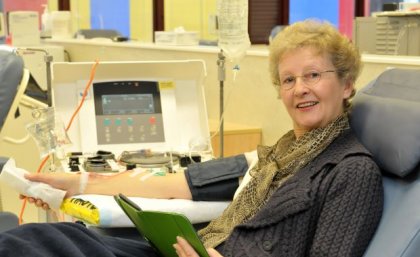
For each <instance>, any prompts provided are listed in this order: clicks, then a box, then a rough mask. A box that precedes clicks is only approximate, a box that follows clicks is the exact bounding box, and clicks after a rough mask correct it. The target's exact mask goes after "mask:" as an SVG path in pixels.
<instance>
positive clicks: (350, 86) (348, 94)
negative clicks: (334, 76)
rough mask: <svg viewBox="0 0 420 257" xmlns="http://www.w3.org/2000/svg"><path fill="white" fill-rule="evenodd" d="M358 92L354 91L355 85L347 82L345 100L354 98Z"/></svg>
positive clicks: (344, 93)
mask: <svg viewBox="0 0 420 257" xmlns="http://www.w3.org/2000/svg"><path fill="white" fill-rule="evenodd" d="M355 92H356V90H355V89H354V83H353V82H350V81H347V82H345V84H344V92H343V99H349V98H351V97H352V96H354V94H355Z"/></svg>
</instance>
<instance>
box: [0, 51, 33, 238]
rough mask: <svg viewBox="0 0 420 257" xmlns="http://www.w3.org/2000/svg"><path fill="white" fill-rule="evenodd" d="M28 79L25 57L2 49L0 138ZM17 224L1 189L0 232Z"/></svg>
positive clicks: (0, 159)
mask: <svg viewBox="0 0 420 257" xmlns="http://www.w3.org/2000/svg"><path fill="white" fill-rule="evenodd" d="M28 79H29V72H28V71H27V70H25V69H24V65H23V59H22V58H21V57H20V56H18V55H16V54H15V53H14V51H13V50H12V49H0V140H3V138H2V133H1V132H2V128H3V126H4V123H5V122H6V121H7V120H10V119H12V118H14V116H15V115H16V113H15V112H16V110H17V106H18V104H19V98H20V96H22V95H23V93H24V90H25V88H26V83H27V80H28ZM6 160H7V158H6V157H0V168H2V166H3V165H2V164H4V162H5V161H6ZM0 189H1V188H0ZM16 200H18V199H16ZM17 226H18V218H17V216H16V215H15V214H13V213H10V212H5V211H3V208H2V199H1V190H0V232H1V231H4V230H7V229H10V228H13V227H17Z"/></svg>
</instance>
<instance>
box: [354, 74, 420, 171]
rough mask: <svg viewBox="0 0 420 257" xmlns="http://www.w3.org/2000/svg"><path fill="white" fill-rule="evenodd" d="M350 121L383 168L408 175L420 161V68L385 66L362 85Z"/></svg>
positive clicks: (355, 99) (360, 138) (355, 98)
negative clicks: (377, 74)
mask: <svg viewBox="0 0 420 257" xmlns="http://www.w3.org/2000/svg"><path fill="white" fill-rule="evenodd" d="M350 125H351V127H352V128H353V130H354V131H355V133H356V135H357V137H358V138H359V140H360V141H361V142H362V144H363V145H364V146H365V147H366V148H367V149H368V150H369V151H370V152H371V153H372V154H373V158H374V159H375V161H376V162H377V164H378V165H379V167H380V168H381V169H382V170H383V171H385V172H388V173H391V174H394V175H397V176H399V177H404V176H406V175H408V174H409V173H410V172H411V171H413V170H414V169H415V168H416V167H417V165H418V164H419V162H420V70H409V69H390V70H386V71H384V72H383V73H382V74H381V75H380V76H379V77H378V78H377V79H375V80H374V81H372V82H371V83H369V84H368V85H367V86H365V87H364V88H363V89H361V90H360V91H359V92H358V93H357V94H356V96H355V97H354V99H353V109H352V111H351V115H350Z"/></svg>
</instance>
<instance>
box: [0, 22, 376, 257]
mask: <svg viewBox="0 0 420 257" xmlns="http://www.w3.org/2000/svg"><path fill="white" fill-rule="evenodd" d="M269 59H270V71H271V76H272V79H273V82H274V84H275V85H276V90H277V93H278V95H279V97H280V98H281V99H282V100H283V103H284V105H285V107H286V109H287V111H288V113H289V115H290V117H291V119H292V121H293V130H291V131H289V132H288V133H286V134H285V135H284V136H282V137H281V138H280V139H279V141H278V142H277V143H276V144H275V145H273V146H270V147H259V148H258V149H257V152H258V164H257V165H256V166H255V167H254V168H252V169H251V170H250V172H249V174H247V176H246V177H245V178H249V179H244V181H248V182H244V183H246V184H245V185H241V187H242V189H241V191H240V193H239V194H238V195H237V197H235V199H234V200H233V201H232V203H231V204H230V205H229V206H228V207H227V209H226V210H225V211H224V212H223V214H222V215H221V216H220V217H219V218H217V219H215V220H213V221H212V222H211V223H210V224H209V225H208V226H207V227H205V228H204V229H202V230H200V231H199V235H200V237H201V238H202V241H203V242H204V244H205V246H206V247H208V248H209V250H208V251H209V254H210V255H211V256H222V255H223V256H334V257H336V256H340V257H347V256H362V255H363V253H364V251H365V249H366V247H367V246H368V244H369V241H370V239H371V237H372V236H373V234H374V232H375V230H376V227H377V225H378V223H379V220H380V217H381V213H382V204H383V189H382V179H381V174H380V172H379V168H378V167H377V165H376V164H375V163H374V162H373V160H372V158H371V155H370V154H369V152H368V151H367V150H366V149H365V148H364V147H363V146H362V145H361V144H360V143H359V142H358V141H357V139H356V137H355V135H354V134H353V132H352V131H351V129H350V127H349V124H348V117H347V116H348V112H349V108H350V102H349V100H350V98H351V97H352V96H353V95H354V93H355V88H354V83H355V80H356V78H357V76H358V74H359V71H360V66H361V64H360V56H359V53H358V52H357V50H356V49H355V48H354V46H353V45H352V44H351V43H350V42H349V40H348V39H347V38H345V37H344V36H342V35H341V34H340V33H339V32H338V31H337V30H336V29H335V28H334V27H333V26H331V25H330V24H328V23H322V22H317V21H311V20H308V21H304V22H298V23H295V24H293V25H291V26H289V27H287V28H286V29H284V30H283V31H282V32H280V33H279V34H278V35H277V36H276V37H275V39H274V40H273V41H272V43H271V47H270V57H269ZM245 159H246V158H245V157H244V156H242V157H240V156H239V157H236V158H234V159H230V160H228V161H229V162H235V163H236V164H235V165H237V166H238V169H241V170H243V165H241V164H238V163H244V162H246V161H244V160H245ZM203 165H204V164H203ZM239 166H240V167H242V168H239ZM213 167H217V166H213ZM195 173H196V172H194V169H192V170H191V171H189V172H187V173H186V176H183V175H182V176H180V175H175V176H172V177H170V178H166V180H168V181H166V182H164V183H163V182H162V180H159V179H160V178H156V181H153V180H151V181H150V183H151V184H150V185H152V186H150V187H149V186H145V187H142V188H139V185H138V184H137V185H136V186H134V185H133V189H130V188H131V187H130V185H129V182H127V183H124V184H123V185H124V188H114V187H112V186H110V185H111V182H115V181H114V180H115V179H120V182H122V181H124V178H125V177H124V176H125V175H121V176H117V177H116V178H114V179H112V180H110V179H101V178H98V177H91V178H90V179H89V182H88V184H87V186H86V191H85V193H104V194H115V193H118V192H121V191H122V192H123V193H125V194H128V195H141V196H153V197H156V196H157V197H167V198H173V197H179V198H190V199H191V198H192V199H202V198H205V197H203V194H202V193H201V192H202V191H203V189H201V188H198V187H196V186H195V185H194V181H195V179H191V177H194V176H195V175H194V174H195ZM239 173H240V174H241V172H239ZM167 177H169V176H167ZM29 178H30V179H32V180H36V181H43V182H46V183H49V184H51V185H53V186H55V187H58V188H62V189H66V190H68V196H70V195H72V194H75V193H77V190H78V189H77V186H76V185H78V177H77V176H75V175H72V176H70V175H68V176H62V177H59V178H57V177H53V176H46V175H37V176H36V175H34V176H31V177H29ZM169 180H172V182H171V181H169ZM107 181H109V182H107ZM99 182H101V183H99ZM175 182H176V183H175ZM153 183H154V184H153ZM170 183H174V186H169V185H170ZM159 184H160V185H165V190H163V192H164V193H162V192H161V193H159V194H158V193H157V192H156V190H154V189H153V186H158V185H159ZM175 184H176V185H175ZM230 184H231V185H232V183H230ZM107 185H108V186H107ZM213 189H214V188H213ZM213 189H212V190H213ZM135 190H137V191H135ZM204 195H205V194H204ZM31 201H35V203H36V204H37V205H38V206H43V207H44V208H48V206H47V205H46V204H45V203H43V202H41V201H39V200H35V199H31ZM33 231H36V232H33ZM41 232H42V233H44V234H47V233H51V234H50V235H51V236H50V238H51V240H52V237H54V236H53V235H58V236H56V239H55V241H60V240H63V238H65V242H66V243H67V245H66V246H65V247H67V248H69V247H70V248H69V249H73V250H74V249H77V253H73V254H71V256H154V254H153V250H152V249H151V248H150V247H147V245H144V243H140V242H134V241H127V240H118V242H116V239H110V238H103V237H98V236H96V235H94V234H93V233H92V232H90V231H88V230H86V229H84V228H83V227H82V226H80V225H75V224H56V225H54V224H40V225H32V226H22V227H21V228H18V229H16V230H12V231H9V232H7V233H3V235H1V236H0V254H1V256H7V254H3V252H4V251H3V249H5V247H7V245H13V246H14V247H21V248H22V249H23V248H25V247H26V248H28V247H29V248H28V249H32V250H33V251H32V252H30V253H31V254H32V255H31V254H30V253H27V255H28V256H38V255H35V254H34V253H37V251H41V250H34V248H35V245H36V246H37V247H38V249H42V251H44V252H43V253H54V254H56V256H61V255H60V254H62V252H63V251H62V250H61V252H60V251H58V250H57V249H53V248H54V247H53V246H51V245H52V244H53V243H52V242H50V243H49V244H40V241H42V240H41V239H39V238H38V239H37V240H36V239H33V238H31V235H32V236H34V235H36V233H41ZM17 236H18V237H20V238H19V240H20V242H18V240H17V239H16V240H13V238H16V237H17ZM45 237H47V236H45ZM58 238H59V239H60V240H59V239H58ZM79 238H83V240H82V239H79ZM44 239H45V238H44ZM177 240H178V243H176V244H175V245H174V247H175V249H176V251H177V253H178V255H179V256H198V255H197V254H196V253H195V252H194V250H193V249H192V247H191V246H190V245H189V244H188V242H186V241H185V240H184V239H182V238H178V239H177ZM55 241H54V242H55ZM83 241H85V242H86V244H89V247H87V246H82V243H81V242H83ZM22 242H24V243H22ZM25 244H27V245H29V246H24V245H25ZM9 247H10V246H9ZM31 247H34V248H31ZM94 253H95V254H96V255H95V254H94ZM14 256H18V255H14ZM20 256H26V255H20ZM40 256H41V255H40ZM63 256H64V255H63ZM69 256H70V255H69Z"/></svg>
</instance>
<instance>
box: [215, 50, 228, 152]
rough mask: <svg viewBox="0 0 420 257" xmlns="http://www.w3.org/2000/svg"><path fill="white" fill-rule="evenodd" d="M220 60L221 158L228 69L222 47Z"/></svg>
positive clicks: (218, 62) (218, 63) (218, 61)
mask: <svg viewBox="0 0 420 257" xmlns="http://www.w3.org/2000/svg"><path fill="white" fill-rule="evenodd" d="M218 57H219V58H218V60H217V66H218V67H219V69H218V79H219V85H220V120H219V122H220V125H219V139H220V145H219V149H220V151H219V152H220V158H223V148H224V146H223V137H224V133H223V129H224V128H223V126H224V121H223V120H224V117H223V105H224V100H223V87H224V81H225V77H226V70H225V56H224V55H223V50H222V49H221V50H220V52H219V55H218Z"/></svg>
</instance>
